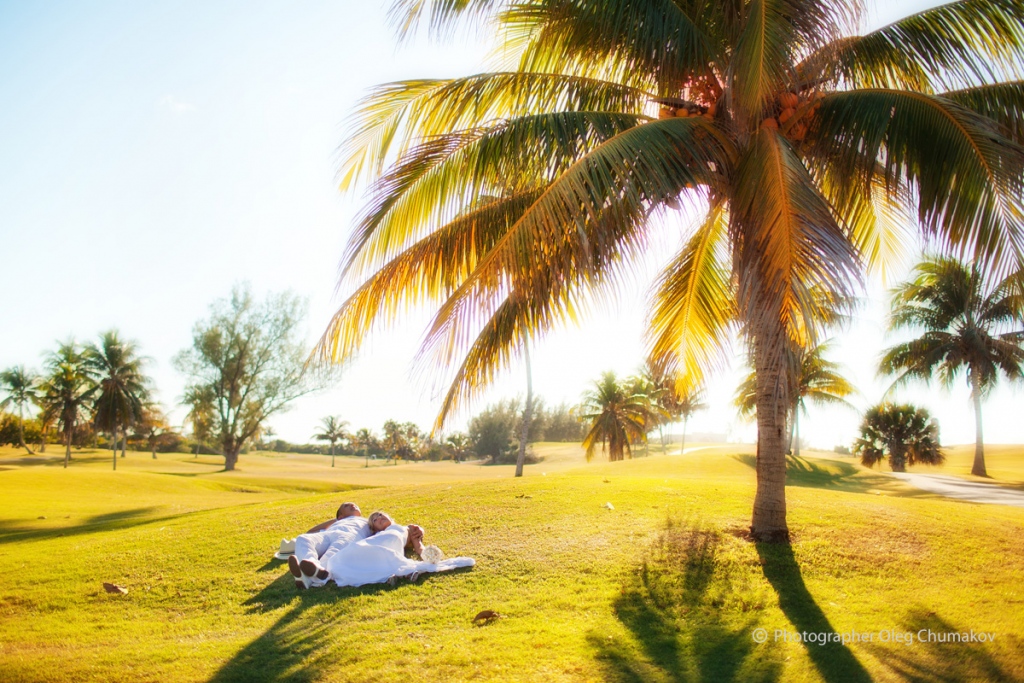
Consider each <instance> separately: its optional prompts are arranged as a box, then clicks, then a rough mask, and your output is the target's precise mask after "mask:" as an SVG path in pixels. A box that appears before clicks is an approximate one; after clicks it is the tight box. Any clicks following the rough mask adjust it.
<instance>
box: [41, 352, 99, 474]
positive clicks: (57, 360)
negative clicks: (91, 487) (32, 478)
mask: <svg viewBox="0 0 1024 683" xmlns="http://www.w3.org/2000/svg"><path fill="white" fill-rule="evenodd" d="M44 365H45V368H46V376H45V378H44V379H43V382H42V383H41V385H40V405H41V406H42V408H43V419H44V420H46V421H48V422H51V423H56V424H57V428H58V430H60V431H61V432H62V433H63V436H64V447H65V450H64V467H65V468H67V466H68V463H70V462H71V445H72V443H73V442H74V439H75V430H76V428H77V427H78V426H79V423H80V422H81V421H82V420H84V419H86V418H87V416H88V413H87V410H88V408H89V406H90V405H91V401H92V399H93V396H94V395H95V393H96V391H97V390H98V388H99V387H98V385H97V384H96V379H95V377H94V376H93V374H92V372H91V370H90V367H89V364H88V362H87V359H86V356H85V354H84V353H83V351H82V349H81V347H80V346H79V345H78V344H77V343H76V342H75V341H74V340H73V339H71V340H68V341H67V342H65V343H63V344H61V345H60V346H59V347H58V348H57V350H56V351H54V352H51V353H50V354H49V355H48V356H47V358H46V361H45V363H44Z"/></svg>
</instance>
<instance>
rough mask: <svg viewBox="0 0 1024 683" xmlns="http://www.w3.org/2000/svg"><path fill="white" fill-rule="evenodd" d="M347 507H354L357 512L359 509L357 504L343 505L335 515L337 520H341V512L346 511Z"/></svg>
mask: <svg viewBox="0 0 1024 683" xmlns="http://www.w3.org/2000/svg"><path fill="white" fill-rule="evenodd" d="M346 506H351V507H354V508H355V509H356V510H358V509H359V506H358V505H356V504H355V503H342V504H341V505H339V506H338V511H337V512H336V513H334V518H335V519H341V511H342V510H344V509H345V507H346Z"/></svg>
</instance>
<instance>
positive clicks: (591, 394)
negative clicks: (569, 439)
mask: <svg viewBox="0 0 1024 683" xmlns="http://www.w3.org/2000/svg"><path fill="white" fill-rule="evenodd" d="M648 410H649V402H648V400H647V397H646V396H643V395H640V394H632V393H630V391H629V389H628V386H627V384H626V383H623V382H619V380H618V379H616V377H615V373H614V372H606V373H604V374H603V375H601V379H599V380H597V381H595V382H594V388H593V389H592V390H590V391H588V392H586V393H585V394H584V395H583V402H582V403H581V404H580V408H579V411H580V418H581V419H582V420H584V421H586V422H587V423H589V429H588V431H587V435H586V436H585V437H584V439H583V447H584V448H585V449H586V456H587V460H588V461H589V460H592V459H593V457H594V451H595V450H596V449H597V444H598V443H600V444H601V450H602V451H603V450H604V449H605V448H606V447H607V449H608V460H610V461H616V460H622V459H623V458H625V457H629V456H630V455H631V453H632V450H631V448H630V444H633V443H639V442H640V441H641V440H644V439H646V438H647V434H646V431H645V429H646V427H647V424H648V422H649V417H648Z"/></svg>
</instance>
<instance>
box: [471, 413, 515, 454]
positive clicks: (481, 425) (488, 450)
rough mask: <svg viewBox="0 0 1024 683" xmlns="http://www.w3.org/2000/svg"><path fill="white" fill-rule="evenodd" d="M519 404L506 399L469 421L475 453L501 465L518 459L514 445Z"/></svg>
mask: <svg viewBox="0 0 1024 683" xmlns="http://www.w3.org/2000/svg"><path fill="white" fill-rule="evenodd" d="M518 419H519V402H518V401H516V400H515V399H505V400H502V401H498V402H497V403H494V404H492V405H489V406H487V408H485V409H484V410H483V411H482V412H480V413H479V414H477V415H475V416H473V419H471V420H470V421H469V441H470V444H471V446H472V449H473V452H474V453H476V454H477V455H479V456H481V457H488V458H490V459H491V462H494V463H501V462H510V461H513V458H516V459H518V448H517V447H516V445H514V444H513V439H514V434H515V427H516V422H517V421H518Z"/></svg>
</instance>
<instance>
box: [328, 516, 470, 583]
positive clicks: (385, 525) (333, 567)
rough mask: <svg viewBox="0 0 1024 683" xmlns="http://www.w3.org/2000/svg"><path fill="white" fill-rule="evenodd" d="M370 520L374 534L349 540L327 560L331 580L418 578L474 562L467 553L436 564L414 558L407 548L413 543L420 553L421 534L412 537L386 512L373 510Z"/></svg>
mask: <svg viewBox="0 0 1024 683" xmlns="http://www.w3.org/2000/svg"><path fill="white" fill-rule="evenodd" d="M367 521H368V522H369V523H370V533H371V534H372V535H371V536H370V537H369V538H365V539H363V540H360V541H355V542H353V543H349V544H348V545H346V546H345V547H343V548H341V549H340V550H338V552H336V553H334V554H333V555H332V556H331V557H330V558H329V559H327V561H326V562H325V563H324V566H325V568H326V569H327V571H328V572H329V573H330V579H329V580H330V581H334V582H335V583H337V584H338V585H339V586H364V585H366V584H368V583H387V582H388V581H389V580H390V579H392V578H393V577H394V578H397V577H401V576H408V577H410V578H411V579H412V580H415V579H416V578H418V575H419V574H421V573H424V572H436V571H446V570H448V569H455V568H456V567H469V566H472V565H473V564H474V561H473V560H472V559H471V558H468V557H466V558H452V559H451V560H443V561H442V562H439V563H437V564H431V563H429V562H420V561H417V560H411V559H409V558H407V557H406V556H405V548H406V546H407V545H408V546H411V547H412V549H413V550H414V551H415V552H416V554H417V555H419V554H421V553H422V551H423V541H422V540H421V537H420V535H419V534H417V535H415V536H414V537H413V540H412V541H410V540H409V530H408V528H407V527H404V526H402V525H401V524H395V522H394V521H392V519H391V517H390V516H388V515H387V514H386V513H384V512H374V513H373V514H371V515H370V517H369V519H368V520H367Z"/></svg>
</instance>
